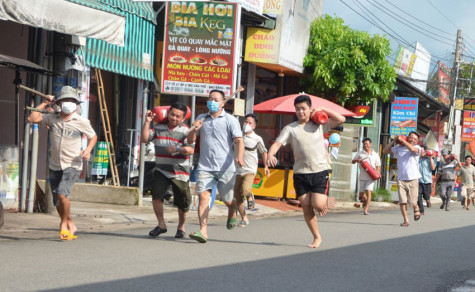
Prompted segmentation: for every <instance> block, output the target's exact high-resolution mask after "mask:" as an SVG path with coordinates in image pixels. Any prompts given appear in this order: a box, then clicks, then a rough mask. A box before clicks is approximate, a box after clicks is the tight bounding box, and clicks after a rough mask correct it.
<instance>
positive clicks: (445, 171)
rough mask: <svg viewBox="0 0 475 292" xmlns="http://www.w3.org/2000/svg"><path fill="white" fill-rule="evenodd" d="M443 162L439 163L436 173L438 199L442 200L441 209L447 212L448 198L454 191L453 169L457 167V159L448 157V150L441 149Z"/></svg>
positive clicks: (453, 156) (451, 156)
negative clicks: (438, 188)
mask: <svg viewBox="0 0 475 292" xmlns="http://www.w3.org/2000/svg"><path fill="white" fill-rule="evenodd" d="M441 154H442V157H443V158H444V161H440V164H439V172H438V173H437V180H438V179H439V177H440V178H441V182H440V197H441V198H442V205H440V208H441V209H444V207H445V211H449V205H450V198H451V197H452V194H453V192H454V189H455V179H456V176H455V168H456V167H457V164H458V163H459V162H458V158H457V157H456V156H455V155H450V154H449V150H447V149H442V151H441Z"/></svg>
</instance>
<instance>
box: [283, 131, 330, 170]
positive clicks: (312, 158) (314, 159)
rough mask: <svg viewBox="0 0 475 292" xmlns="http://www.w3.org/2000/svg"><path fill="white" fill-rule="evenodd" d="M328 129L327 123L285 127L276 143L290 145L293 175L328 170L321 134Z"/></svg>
mask: <svg viewBox="0 0 475 292" xmlns="http://www.w3.org/2000/svg"><path fill="white" fill-rule="evenodd" d="M329 129H330V125H329V123H327V124H325V125H317V124H315V123H313V122H308V123H306V124H304V125H300V124H299V123H298V122H293V123H291V124H289V125H287V126H285V127H284V128H283V129H282V131H281V132H280V135H279V137H277V139H276V141H277V142H279V143H281V144H282V145H283V146H285V145H286V144H287V143H290V145H291V146H292V150H293V152H294V158H295V162H294V173H316V172H321V171H324V170H327V169H328V158H327V150H326V149H325V145H324V142H323V134H324V133H325V132H327V131H328V130H329Z"/></svg>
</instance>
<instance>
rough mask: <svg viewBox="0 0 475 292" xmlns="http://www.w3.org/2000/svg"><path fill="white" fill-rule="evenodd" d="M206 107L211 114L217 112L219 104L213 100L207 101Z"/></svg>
mask: <svg viewBox="0 0 475 292" xmlns="http://www.w3.org/2000/svg"><path fill="white" fill-rule="evenodd" d="M206 106H207V107H208V109H209V111H210V112H212V113H215V112H217V111H219V102H216V101H214V100H208V102H207V103H206Z"/></svg>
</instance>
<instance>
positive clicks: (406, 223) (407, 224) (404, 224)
mask: <svg viewBox="0 0 475 292" xmlns="http://www.w3.org/2000/svg"><path fill="white" fill-rule="evenodd" d="M400 226H402V227H408V226H409V222H404V223H401V224H400Z"/></svg>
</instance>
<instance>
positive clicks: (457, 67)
mask: <svg viewBox="0 0 475 292" xmlns="http://www.w3.org/2000/svg"><path fill="white" fill-rule="evenodd" d="M456 41H457V42H456V44H455V59H454V65H453V68H452V76H451V82H450V83H451V84H453V86H452V87H451V89H450V114H449V125H448V131H447V132H448V133H447V139H446V141H445V144H446V147H447V148H449V150H452V146H453V144H454V141H453V137H454V126H455V125H454V120H455V98H456V96H457V83H458V75H459V70H460V61H461V60H460V59H461V55H462V54H461V49H462V30H460V29H458V30H457V40H456Z"/></svg>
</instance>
